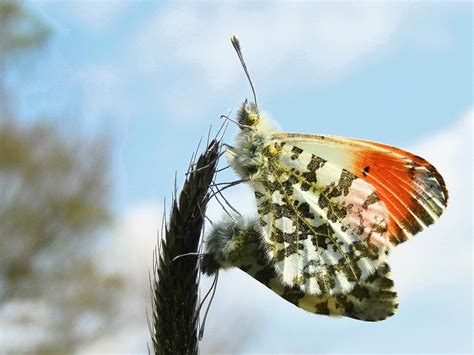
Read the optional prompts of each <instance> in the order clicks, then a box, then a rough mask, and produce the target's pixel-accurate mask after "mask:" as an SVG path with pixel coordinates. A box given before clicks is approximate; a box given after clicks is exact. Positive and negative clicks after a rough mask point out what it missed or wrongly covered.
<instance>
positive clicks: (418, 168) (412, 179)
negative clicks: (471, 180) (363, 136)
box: [273, 133, 448, 245]
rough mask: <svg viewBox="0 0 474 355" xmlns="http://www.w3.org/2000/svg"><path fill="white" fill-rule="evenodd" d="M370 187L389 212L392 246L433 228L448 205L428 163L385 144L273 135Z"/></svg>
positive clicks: (439, 178) (438, 178)
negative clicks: (327, 161) (361, 180)
mask: <svg viewBox="0 0 474 355" xmlns="http://www.w3.org/2000/svg"><path fill="white" fill-rule="evenodd" d="M273 138H274V139H275V140H276V141H280V142H286V143H288V144H290V145H294V146H298V147H300V148H301V149H303V150H305V151H308V152H312V153H315V154H317V155H318V156H319V157H321V158H323V159H326V160H329V161H330V162H331V163H333V164H335V165H337V166H340V167H342V168H344V169H346V170H347V171H349V172H351V173H352V174H354V175H355V176H357V177H358V178H360V179H363V180H364V181H365V182H367V183H369V184H370V185H372V186H373V187H374V188H375V190H376V196H377V197H378V198H379V199H380V200H381V201H383V203H384V204H385V206H386V208H387V212H388V214H389V220H388V230H389V236H390V242H391V243H392V244H394V245H397V244H399V243H402V242H404V241H406V240H407V239H409V238H410V237H411V236H413V235H415V234H416V233H418V232H420V231H421V230H423V229H425V228H426V227H427V226H429V225H431V224H433V223H434V222H435V221H437V220H438V218H439V217H440V216H441V214H442V213H443V211H444V209H445V208H446V206H447V202H448V191H447V189H446V184H445V182H444V180H443V178H442V176H441V175H440V174H439V172H438V171H437V170H436V168H435V167H434V166H432V165H431V164H430V163H429V162H427V161H426V160H424V159H423V158H421V157H419V156H416V155H414V154H412V153H409V152H407V151H404V150H402V149H399V148H395V147H391V146H388V145H385V144H381V143H376V142H370V141H365V140H360V139H351V138H341V137H332V136H321V135H309V134H291V133H276V134H274V135H273Z"/></svg>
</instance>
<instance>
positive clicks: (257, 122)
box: [228, 102, 275, 180]
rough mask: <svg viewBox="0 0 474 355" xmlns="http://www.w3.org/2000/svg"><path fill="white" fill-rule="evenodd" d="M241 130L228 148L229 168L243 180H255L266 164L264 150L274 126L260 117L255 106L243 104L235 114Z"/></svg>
mask: <svg viewBox="0 0 474 355" xmlns="http://www.w3.org/2000/svg"><path fill="white" fill-rule="evenodd" d="M237 118H238V122H239V125H240V128H241V131H240V132H239V134H237V137H236V145H235V146H234V147H229V148H228V153H229V154H228V155H229V160H230V164H231V166H232V167H233V168H234V170H235V171H236V172H237V174H239V175H240V176H241V177H242V178H243V179H246V180H247V179H248V180H255V179H257V178H258V176H259V170H260V168H261V167H262V166H263V165H264V164H265V163H266V159H267V158H266V156H265V154H264V148H265V147H266V146H267V145H268V144H269V142H270V140H271V135H272V133H274V131H275V128H274V124H273V123H272V122H271V121H270V120H268V119H266V118H265V117H263V116H261V114H260V112H259V110H258V108H257V106H256V105H255V104H253V103H247V102H244V103H243V104H242V106H241V108H240V110H239V112H238V114H237Z"/></svg>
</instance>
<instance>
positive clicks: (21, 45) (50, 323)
mask: <svg viewBox="0 0 474 355" xmlns="http://www.w3.org/2000/svg"><path fill="white" fill-rule="evenodd" d="M48 36H49V30H48V28H47V26H45V25H44V24H43V23H42V22H41V21H40V19H39V18H38V17H36V16H34V15H33V14H31V13H30V12H29V11H28V10H27V9H26V8H25V7H24V5H22V3H19V2H15V1H11V0H7V1H5V0H0V90H3V91H2V92H0V100H1V101H0V105H2V104H3V105H4V106H3V107H0V115H1V116H2V117H0V334H1V335H2V340H1V341H0V353H5V352H12V353H18V352H35V353H52V352H54V353H65V352H68V353H69V352H71V351H74V350H75V349H76V348H77V347H78V346H79V345H81V344H82V343H83V342H85V341H89V340H92V339H94V338H95V337H97V336H98V335H99V334H101V331H102V330H107V329H109V328H110V327H112V326H113V320H114V318H115V313H116V312H117V309H116V308H117V307H118V303H117V302H114V301H113V300H114V299H116V298H117V296H118V294H119V291H120V290H121V282H122V281H121V279H120V278H118V277H115V276H110V275H109V276H107V275H104V274H103V273H101V271H100V269H99V268H98V267H97V265H96V264H95V259H94V257H93V256H94V255H93V250H94V247H95V246H96V244H97V235H98V234H97V231H98V229H99V228H100V227H101V226H104V224H106V223H107V222H108V221H109V220H110V213H109V208H108V202H109V198H110V186H109V181H108V170H109V162H110V152H109V148H108V143H107V141H106V140H101V139H81V138H80V137H74V136H73V135H72V134H71V133H70V132H67V135H66V134H65V132H63V133H62V132H61V131H60V130H59V129H58V128H57V127H56V126H55V125H54V124H53V123H52V122H45V121H42V120H37V121H36V122H35V123H33V124H25V123H21V122H20V121H19V120H17V119H16V118H17V117H16V116H15V110H14V107H12V106H10V107H8V110H7V109H6V107H7V106H6V103H7V99H8V98H7V94H6V88H5V80H4V79H5V73H6V72H7V71H8V70H9V69H10V68H11V66H12V65H14V64H15V63H16V58H18V56H20V55H25V54H27V52H29V51H30V50H31V49H34V48H41V46H43V45H44V44H45V43H46V40H47V38H48ZM28 58H29V59H32V58H31V57H28ZM10 94H13V93H12V92H10ZM111 300H112V301H111Z"/></svg>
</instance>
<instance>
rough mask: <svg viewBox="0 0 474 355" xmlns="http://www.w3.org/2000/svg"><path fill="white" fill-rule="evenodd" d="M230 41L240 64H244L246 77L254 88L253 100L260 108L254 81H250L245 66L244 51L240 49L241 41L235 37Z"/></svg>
mask: <svg viewBox="0 0 474 355" xmlns="http://www.w3.org/2000/svg"><path fill="white" fill-rule="evenodd" d="M230 41H231V42H232V45H233V46H234V49H235V51H236V52H237V56H238V57H239V59H240V63H241V64H242V68H244V72H245V75H247V79H248V81H249V83H250V87H251V88H252V93H253V100H254V102H255V106H257V107H258V105H257V95H256V94H255V88H254V87H253V84H252V80H251V79H250V75H249V71H248V70H247V65H246V64H245V61H244V56H243V55H242V49H241V48H240V42H239V39H238V38H237V37H236V36H235V35H234V36H232V37H231V38H230Z"/></svg>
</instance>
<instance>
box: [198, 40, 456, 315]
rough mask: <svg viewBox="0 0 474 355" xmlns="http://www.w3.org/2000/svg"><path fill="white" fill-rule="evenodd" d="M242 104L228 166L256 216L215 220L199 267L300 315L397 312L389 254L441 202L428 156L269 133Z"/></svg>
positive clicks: (434, 214) (432, 217)
mask: <svg viewBox="0 0 474 355" xmlns="http://www.w3.org/2000/svg"><path fill="white" fill-rule="evenodd" d="M231 41H232V44H233V46H234V48H235V50H236V52H237V54H238V56H239V59H240V61H241V63H242V66H243V69H244V71H245V74H246V75H247V78H248V80H249V82H250V85H251V88H252V92H253V95H254V103H247V102H244V104H243V105H242V106H241V108H240V110H239V113H238V115H237V116H238V125H239V127H240V129H241V130H240V132H239V133H238V135H237V139H236V144H235V145H234V146H229V147H228V148H227V153H228V154H227V155H228V157H229V161H230V165H231V166H232V167H233V169H234V170H235V171H236V173H237V174H238V175H239V176H240V177H241V178H242V179H244V180H246V181H247V183H248V184H250V186H251V187H252V188H253V190H254V193H255V198H256V203H257V210H258V217H255V218H254V219H245V218H241V217H238V218H236V219H234V220H225V221H223V222H220V223H217V224H216V225H215V226H214V228H213V231H212V232H211V233H210V234H209V235H208V236H207V238H206V240H205V247H206V257H205V258H204V260H203V271H204V272H205V273H206V274H209V275H211V274H215V273H216V272H217V271H218V270H219V269H225V268H228V267H238V268H240V269H242V270H243V271H245V272H246V273H247V274H249V275H250V276H252V277H253V278H255V279H257V280H258V281H259V282H261V283H262V284H264V285H265V286H267V287H269V288H270V289H271V290H273V291H274V292H275V293H277V294H278V295H279V296H281V297H283V298H284V299H286V300H287V301H289V302H291V303H293V304H295V305H296V306H298V307H300V308H302V309H305V310H306V311H309V312H312V313H317V314H325V315H334V316H345V317H351V318H355V319H360V320H365V321H378V320H383V319H385V318H387V317H389V316H391V315H393V314H394V313H395V311H396V309H397V307H398V299H397V294H396V290H395V287H394V282H393V280H392V278H391V275H390V268H389V265H388V263H387V255H388V254H389V252H390V250H391V249H392V248H393V247H395V246H396V245H398V244H400V243H403V242H405V241H406V240H408V239H410V238H411V237H412V236H414V235H415V234H417V233H418V232H420V231H421V230H423V229H425V228H426V227H428V226H429V225H431V224H433V223H434V222H435V221H436V220H438V218H439V217H440V216H441V214H442V213H443V211H444V209H445V208H446V205H447V201H448V192H447V189H446V185H445V182H444V180H443V178H442V177H441V175H440V174H439V173H438V171H437V170H436V169H435V168H434V167H433V166H432V165H431V164H430V163H428V162H427V161H426V160H424V159H423V158H420V157H419V156H416V155H414V154H411V153H409V152H407V151H404V150H402V149H398V148H394V147H391V146H388V145H385V144H381V143H374V142H370V141H365V140H361V139H353V138H341V137H333V136H324V135H316V134H299V133H284V132H275V131H274V130H273V129H272V125H271V123H270V122H269V121H268V120H267V119H265V117H263V116H262V115H261V114H260V111H259V108H258V106H257V103H256V102H257V99H256V95H255V90H254V88H253V84H252V82H251V80H250V77H249V74H248V71H247V67H246V65H245V62H244V60H243V57H242V52H241V49H240V44H239V41H238V39H237V38H236V37H235V36H233V37H232V39H231Z"/></svg>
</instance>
